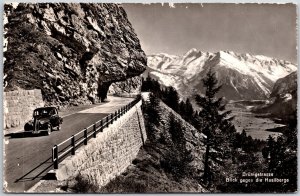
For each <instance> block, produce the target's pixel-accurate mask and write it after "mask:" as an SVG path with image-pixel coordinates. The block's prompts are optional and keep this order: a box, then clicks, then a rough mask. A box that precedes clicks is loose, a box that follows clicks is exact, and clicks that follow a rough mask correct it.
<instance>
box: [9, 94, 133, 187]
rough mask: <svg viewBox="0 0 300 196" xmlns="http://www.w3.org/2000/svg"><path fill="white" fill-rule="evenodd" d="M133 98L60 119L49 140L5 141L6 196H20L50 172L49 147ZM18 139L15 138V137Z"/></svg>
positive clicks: (43, 137) (113, 101) (36, 138)
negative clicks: (11, 195) (9, 195)
mask: <svg viewBox="0 0 300 196" xmlns="http://www.w3.org/2000/svg"><path fill="white" fill-rule="evenodd" d="M132 100H133V98H118V97H111V100H110V102H108V103H105V104H101V105H98V106H95V107H93V108H90V109H87V110H83V111H80V112H77V113H75V114H71V115H69V116H66V117H64V118H63V124H62V127H61V130H60V131H54V132H52V133H51V135H50V136H35V137H33V136H30V135H28V136H26V135H24V134H15V135H14V136H13V137H10V138H5V154H4V160H5V163H4V166H5V168H4V169H5V170H4V172H3V173H4V178H3V179H4V180H5V181H4V186H6V185H7V186H6V191H8V192H23V191H26V190H28V189H29V188H30V187H32V186H33V185H34V184H35V183H37V182H38V181H39V180H40V179H42V178H43V177H44V176H45V174H46V173H47V172H48V171H49V170H51V169H53V164H52V159H51V156H52V147H53V145H55V144H58V143H60V142H62V141H64V140H65V139H67V138H69V137H70V136H71V135H73V134H75V133H77V132H79V131H81V130H82V129H84V128H86V127H87V126H89V125H91V124H93V123H95V122H96V121H98V120H100V119H102V118H103V117H105V116H107V115H108V114H110V113H113V112H114V111H115V110H117V109H119V108H121V107H122V106H124V105H126V104H128V103H129V102H130V101H132ZM18 136H19V137H18Z"/></svg>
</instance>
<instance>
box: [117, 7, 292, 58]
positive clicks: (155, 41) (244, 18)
mask: <svg viewBox="0 0 300 196" xmlns="http://www.w3.org/2000/svg"><path fill="white" fill-rule="evenodd" d="M174 7H175V8H174ZM123 8H124V9H125V10H126V12H127V15H128V18H129V21H130V22H131V24H132V26H133V28H134V29H135V32H136V34H137V35H138V38H139V40H140V42H141V46H142V49H143V50H144V51H145V53H146V54H147V55H150V54H155V53H168V54H174V55H183V54H184V53H186V52H187V51H188V50H190V49H192V48H196V49H198V50H201V51H204V52H217V51H220V50H225V51H234V52H238V53H250V54H254V55H265V56H269V57H274V58H278V59H282V60H288V61H291V62H293V63H296V62H297V49H296V46H297V38H296V35H297V31H296V17H297V10H296V6H295V5H293V4H221V3H219V4H217V3H216V4H212V3H210V4H205V3H203V4H200V3H194V4H174V6H169V4H163V5H162V4H123Z"/></svg>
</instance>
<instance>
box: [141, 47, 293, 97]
mask: <svg viewBox="0 0 300 196" xmlns="http://www.w3.org/2000/svg"><path fill="white" fill-rule="evenodd" d="M147 58H148V66H149V68H151V69H152V70H153V71H150V75H151V76H152V77H154V78H157V79H159V81H160V82H161V83H162V84H163V85H165V86H174V87H175V88H176V89H177V90H179V92H180V94H181V95H182V96H188V95H191V94H194V93H202V92H203V86H202V82H201V79H202V78H203V77H204V76H205V75H206V73H207V72H208V70H209V69H210V68H212V69H213V70H214V71H215V72H216V75H217V78H218V80H219V81H220V83H222V84H223V88H222V89H221V91H220V92H219V94H218V95H219V96H224V97H225V98H226V99H233V100H238V99H264V98H267V97H268V96H269V95H270V93H271V90H272V87H273V85H274V83H275V81H276V80H277V79H279V78H282V77H284V76H286V75H288V74H289V73H291V72H293V71H295V70H297V67H296V66H295V65H294V64H292V63H290V62H288V61H284V60H278V59H272V58H270V57H265V56H261V55H250V54H237V53H234V52H231V51H220V52H216V53H210V52H201V51H198V50H196V49H191V50H190V51H188V52H187V53H186V54H184V55H183V56H174V55H167V54H163V53H161V54H157V55H149V56H148V57H147Z"/></svg>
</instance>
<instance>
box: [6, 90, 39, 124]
mask: <svg viewBox="0 0 300 196" xmlns="http://www.w3.org/2000/svg"><path fill="white" fill-rule="evenodd" d="M43 106H44V102H43V97H42V92H41V90H38V89H35V90H16V91H10V92H4V93H3V126H4V129H8V128H11V127H18V126H22V125H23V124H24V123H25V122H26V121H28V120H30V119H31V118H32V113H33V110H34V109H35V108H38V107H43Z"/></svg>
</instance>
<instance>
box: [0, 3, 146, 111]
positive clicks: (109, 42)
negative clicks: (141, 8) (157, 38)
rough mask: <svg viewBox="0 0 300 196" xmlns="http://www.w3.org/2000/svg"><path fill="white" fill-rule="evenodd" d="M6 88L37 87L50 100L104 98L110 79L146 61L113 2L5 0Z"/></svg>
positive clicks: (139, 70)
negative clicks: (12, 0)
mask: <svg viewBox="0 0 300 196" xmlns="http://www.w3.org/2000/svg"><path fill="white" fill-rule="evenodd" d="M5 12H6V15H7V23H6V24H5V25H4V31H5V32H6V35H5V36H6V41H7V48H6V51H5V52H4V57H5V59H6V61H5V63H4V74H5V75H6V78H5V81H4V83H5V85H6V87H5V91H11V90H14V89H16V88H18V87H19V88H21V89H41V90H42V94H43V98H44V99H45V101H46V102H47V103H48V104H49V103H51V104H53V103H54V104H59V105H68V104H80V103H87V102H96V101H98V100H99V99H100V100H101V99H102V100H103V99H105V98H106V94H107V91H108V89H109V87H110V85H111V84H112V83H114V82H119V81H125V80H127V79H128V78H131V77H135V76H138V75H140V74H141V73H142V72H143V71H144V70H145V66H146V63H147V60H146V56H145V54H144V52H143V50H142V49H141V46H140V43H139V39H138V38H137V35H136V34H135V32H134V29H133V28H132V26H131V24H130V22H129V21H128V20H127V15H126V12H125V11H124V9H123V8H122V7H121V6H120V5H117V4H85V3H80V4H77V3H70V4H67V3H53V4H49V3H40V4H32V3H20V4H18V6H17V7H16V8H15V9H14V8H13V7H12V6H10V5H8V4H6V5H5Z"/></svg>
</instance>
